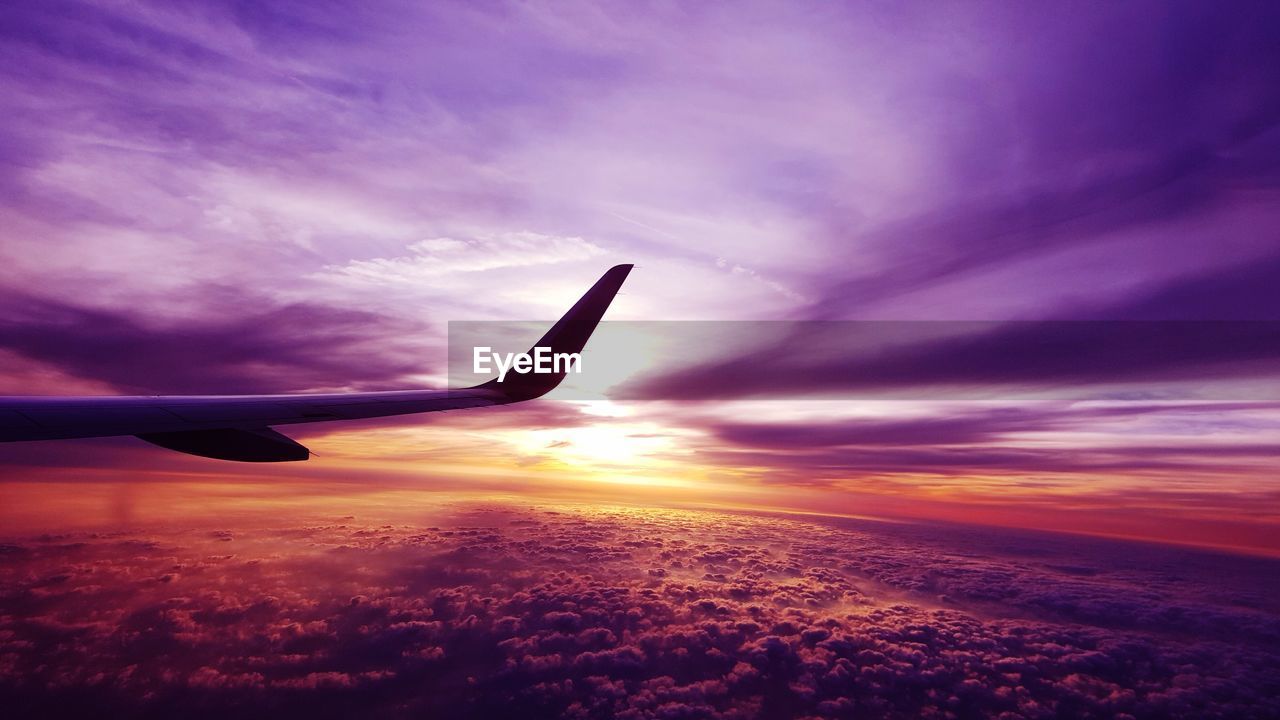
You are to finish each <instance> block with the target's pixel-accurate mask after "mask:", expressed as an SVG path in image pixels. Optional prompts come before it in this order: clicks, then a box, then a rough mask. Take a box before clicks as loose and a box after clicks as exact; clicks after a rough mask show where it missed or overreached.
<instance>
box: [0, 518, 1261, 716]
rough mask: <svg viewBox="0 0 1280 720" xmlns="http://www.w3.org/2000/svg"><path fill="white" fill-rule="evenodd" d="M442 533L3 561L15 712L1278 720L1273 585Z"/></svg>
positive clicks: (990, 534) (279, 538)
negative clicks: (1233, 719) (1271, 717)
mask: <svg viewBox="0 0 1280 720" xmlns="http://www.w3.org/2000/svg"><path fill="white" fill-rule="evenodd" d="M453 512H454V516H453V518H452V519H450V520H449V521H448V522H446V523H443V524H441V525H438V526H433V527H425V528H424V527H419V526H412V525H400V524H395V523H394V522H393V523H392V524H382V525H378V524H376V523H353V522H351V521H339V522H335V523H333V524H319V525H312V526H301V527H292V528H288V529H281V530H275V531H267V530H261V529H253V528H251V527H247V526H246V527H238V526H237V527H234V528H221V530H222V532H215V533H204V534H201V533H199V532H196V531H189V532H176V533H173V532H171V533H167V534H161V535H155V536H145V535H136V534H129V533H125V534H107V535H99V536H87V535H75V536H65V537H50V538H44V539H34V538H33V539H25V540H21V541H20V542H19V543H18V544H11V545H8V546H6V547H5V548H4V552H5V554H6V557H7V558H8V561H7V562H6V566H5V568H6V569H5V574H6V576H5V582H6V585H5V587H6V592H5V593H4V595H3V596H0V609H2V610H3V614H2V615H0V632H2V634H0V659H2V661H3V662H4V663H5V666H4V667H5V672H4V673H3V675H0V678H3V679H2V680H0V692H3V693H4V695H5V697H6V698H7V699H8V700H9V701H10V703H11V704H10V707H11V708H13V707H16V708H19V709H20V714H32V715H34V714H41V715H42V716H46V717H48V716H56V715H61V714H74V713H75V712H78V711H79V710H82V709H84V708H87V707H89V706H90V705H94V706H96V707H100V708H108V709H110V710H111V711H112V712H113V713H114V714H116V715H117V716H122V717H129V716H138V715H145V714H153V713H155V712H158V711H161V710H163V711H165V712H180V713H182V714H184V715H187V716H193V715H194V716H212V715H217V714H225V713H229V712H234V713H237V714H247V715H248V716H254V717H256V716H259V715H261V716H264V717H265V716H267V715H271V716H274V717H295V716H303V715H320V716H328V715H331V714H334V713H338V714H341V713H344V712H346V711H348V710H352V709H355V708H359V709H360V711H361V712H362V713H363V714H365V715H369V716H392V715H398V714H401V713H404V712H413V713H430V714H433V715H435V716H447V717H479V716H486V715H488V716H492V715H494V714H498V715H505V714H510V713H511V712H513V711H515V709H516V708H519V712H520V714H522V715H524V716H530V717H543V716H546V717H552V716H570V717H572V716H587V717H589V716H596V715H611V716H616V717H654V718H658V717H712V718H737V717H749V716H754V715H757V714H759V713H760V712H761V711H762V710H763V709H766V708H767V709H769V711H770V712H774V713H778V714H782V715H787V716H792V715H794V716H803V715H815V714H816V715H824V714H825V715H831V714H836V715H839V714H842V713H847V712H850V711H852V709H853V708H854V707H857V708H861V710H862V711H864V712H868V711H869V712H875V713H877V714H882V715H885V714H887V715H898V714H910V715H915V716H929V715H931V714H942V713H945V712H955V713H962V714H973V715H984V716H995V715H998V714H1000V713H1002V712H1007V713H1015V714H1023V715H1031V716H1036V715H1046V714H1055V713H1062V712H1067V711H1068V710H1069V711H1070V712H1074V713H1079V714H1106V715H1113V716H1114V715H1119V714H1122V713H1129V714H1131V715H1134V716H1136V717H1141V716H1149V715H1166V716H1170V717H1194V716H1201V715H1203V714H1205V713H1206V712H1219V713H1225V714H1234V713H1245V715H1248V713H1262V714H1266V713H1268V712H1272V711H1274V710H1275V708H1271V707H1270V705H1271V704H1274V694H1272V693H1269V692H1268V690H1267V687H1268V683H1271V682H1274V681H1275V678H1274V671H1273V670H1272V668H1274V667H1275V664H1276V662H1275V661H1276V658H1275V656H1274V651H1273V650H1272V649H1271V648H1272V647H1274V646H1275V642H1274V640H1275V639H1276V638H1277V637H1280V627H1278V626H1277V625H1276V621H1275V616H1274V614H1273V613H1272V612H1271V611H1270V610H1268V609H1267V608H1269V607H1270V605H1271V604H1274V603H1273V600H1272V599H1271V597H1272V596H1269V595H1267V594H1265V593H1263V594H1257V592H1258V587H1257V586H1256V585H1255V583H1257V582H1260V581H1262V578H1271V577H1274V576H1275V575H1274V572H1273V570H1274V569H1273V568H1271V567H1270V566H1271V565H1272V564H1273V562H1272V561H1263V560H1250V559H1244V558H1225V559H1224V558H1221V557H1216V556H1209V555H1203V554H1196V553H1193V552H1190V551H1178V550H1172V549H1168V548H1165V549H1160V548H1155V547H1143V546H1134V545H1125V544H1122V543H1115V542H1113V541H1101V540H1070V539H1067V538H1065V537H1061V536H1057V537H1055V536H1050V535H1035V534H1026V533H1022V534H1016V533H1015V534H1012V535H1008V534H1006V535H1001V534H1000V532H997V531H985V532H984V533H978V532H977V531H973V530H965V529H962V528H957V529H948V528H946V527H937V528H933V527H928V526H919V525H910V526H899V525H884V524H878V523H868V522H858V521H834V524H829V525H817V524H813V523H807V522H797V521H794V520H785V519H780V518H763V517H753V516H747V515H718V514H714V513H705V512H699V513H693V512H682V511H608V510H603V511H599V510H597V511H582V510H573V509H550V508H548V509H546V510H537V511H530V510H520V509H517V508H507V507H498V506H487V507H486V506H481V507H470V508H469V507H466V506H458V507H456V508H455V509H454V511H453ZM228 530H230V532H228ZM1170 563H1173V564H1176V566H1178V567H1180V568H1181V571H1180V573H1179V574H1178V575H1171V574H1169V573H1167V572H1165V570H1164V568H1165V567H1166V566H1170V565H1169V564H1170ZM646 568H648V569H649V571H647V572H646V570H645V569H646ZM656 570H661V572H655V571H656ZM1224 578H1225V579H1224ZM108 598H111V600H110V601H109V602H107V599H108ZM122 669H123V670H122ZM850 702H852V703H854V705H850V704H849V703H850Z"/></svg>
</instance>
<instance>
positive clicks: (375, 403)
mask: <svg viewBox="0 0 1280 720" xmlns="http://www.w3.org/2000/svg"><path fill="white" fill-rule="evenodd" d="M631 267H632V266H631V265H618V266H615V267H613V268H611V269H609V270H608V271H607V272H606V273H605V274H604V275H603V276H602V277H601V278H600V279H599V280H598V281H596V284H595V285H593V286H592V287H591V289H590V290H588V291H587V292H586V294H585V295H583V296H582V298H581V299H580V300H578V302H577V303H575V304H574V306H573V307H572V308H570V309H569V311H568V312H567V313H565V315H564V317H562V318H560V320H559V321H558V322H557V323H556V324H555V325H554V326H552V328H551V329H550V330H549V331H547V334H546V335H544V336H543V337H542V339H541V340H539V341H538V342H537V343H536V344H535V345H534V347H535V348H536V347H549V348H551V351H552V352H554V353H562V352H563V353H577V352H581V351H582V349H583V347H584V346H585V345H586V343H587V339H588V338H589V337H591V333H592V331H594V330H595V328H596V325H597V324H598V323H599V322H600V318H601V317H603V316H604V313H605V310H606V309H608V307H609V303H611V302H612V301H613V298H614V296H615V295H616V294H617V292H618V289H619V288H621V287H622V283H623V281H624V280H626V278H627V274H628V273H630V272H631ZM563 379H564V373H563V372H561V373H558V374H550V373H541V374H534V373H525V374H519V375H508V376H507V378H505V380H504V382H502V383H499V382H497V381H496V380H491V381H489V382H487V383H484V384H482V385H477V386H475V387H472V388H466V389H461V390H404V391H392V392H369V393H323V394H322V393H311V394H296V395H196V396H134V397H126V396H118V397H104V396H89V397H39V396H37V397H0V442H11V441H18V440H58V439H66V438H88V437H109V436H116V435H135V436H137V437H139V438H142V439H143V440H146V441H147V442H150V443H152V444H155V445H159V446H160V447H163V448H168V449H170V450H177V451H179V452H184V453H190V454H192V455H200V456H203V457H210V458H217V459H220V460H240V461H245V462H281V461H288V460H306V459H307V458H308V457H310V455H311V452H310V451H309V450H307V448H305V447H303V446H302V445H300V444H299V443H297V442H295V441H294V440H292V439H290V438H288V437H286V436H285V435H283V434H281V433H279V432H276V431H275V430H273V429H272V426H275V425H291V424H296V423H310V422H327V421H332V420H355V419H358V418H372V417H384V416H387V415H406V414H411V413H426V412H438V411H441V410H461V409H465V408H476V407H487V406H490V405H507V404H510V403H515V402H523V401H525V400H531V399H533V398H536V397H541V396H542V395H545V394H546V393H548V392H550V391H551V390H552V389H553V388H555V387H556V386H557V385H559V384H560V381H561V380H563Z"/></svg>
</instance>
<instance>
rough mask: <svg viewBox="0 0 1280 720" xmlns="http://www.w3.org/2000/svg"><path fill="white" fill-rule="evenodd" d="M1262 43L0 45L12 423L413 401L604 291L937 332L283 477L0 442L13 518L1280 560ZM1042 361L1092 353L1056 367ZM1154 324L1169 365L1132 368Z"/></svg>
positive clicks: (51, 34)
mask: <svg viewBox="0 0 1280 720" xmlns="http://www.w3.org/2000/svg"><path fill="white" fill-rule="evenodd" d="M1276 27H1280V9H1278V8H1277V7H1276V6H1275V5H1274V4H1271V3H1247V2H1240V3H1233V4H1232V5H1231V6H1230V8H1229V9H1225V10H1224V9H1223V8H1221V7H1219V6H1215V5H1214V4H1211V3H1195V2H1132V3H1122V4H1120V3H1102V2H1085V3H1071V4H1061V5H1050V4H1013V3H976V2H975V3H928V4H917V5H902V4H897V3H870V2H868V3H809V4H804V3H801V4H796V3H772V2H758V3H733V4H727V3H725V4H721V3H696V4H695V3H689V4H679V3H630V2H617V3H611V2H596V3H557V4H555V5H554V6H552V5H543V4H525V3H504V2H492V3H490V2H486V3H451V2H443V3H416V2H395V1H393V0H389V1H388V2H379V3H364V4H354V5H352V4H344V3H330V2H278V3H270V4H264V3H237V2H183V3H162V2H88V3H81V2H56V1H50V2H41V3H24V4H18V5H15V6H13V7H7V8H5V9H4V10H3V11H0V97H3V98H4V100H3V103H4V105H3V107H4V112H3V113H0V295H2V296H3V300H2V302H0V308H3V312H0V393H5V394H169V393H192V394H195V393H269V392H308V391H343V390H381V389H403V388H413V387H430V386H436V387H439V386H442V385H443V384H444V382H445V379H446V378H445V375H446V368H445V355H446V348H445V344H446V338H447V336H446V330H447V323H448V322H449V321H458V320H522V321H523V320H547V321H550V320H554V319H555V318H556V317H558V316H559V315H560V314H561V313H562V312H563V311H564V309H565V308H567V307H568V306H569V305H570V304H571V303H572V302H573V300H575V299H576V298H577V296H578V295H579V294H580V293H581V292H582V291H583V290H584V289H585V288H586V287H588V286H589V284H590V283H591V282H592V281H593V280H594V279H595V278H596V277H598V276H599V274H600V273H601V272H603V271H604V270H605V269H606V268H608V267H610V266H612V265H614V264H618V263H635V264H636V266H637V267H636V269H635V270H634V271H633V272H632V274H631V276H630V278H629V280H628V282H627V285H626V287H625V288H624V291H623V294H622V295H621V296H619V298H618V299H617V300H616V301H615V303H614V305H613V307H612V308H611V309H610V311H609V315H608V319H610V320H631V321H652V320H682V321H683V320H706V321H743V322H746V321H779V322H782V321H785V322H786V323H788V324H786V325H779V327H785V328H802V329H803V328H812V327H837V328H843V327H850V326H847V325H840V324H836V325H834V326H819V325H814V324H806V323H807V321H823V322H827V321H892V322H893V323H898V324H906V325H905V326H908V327H919V326H918V325H912V324H911V323H915V322H916V321H930V322H940V323H943V324H942V325H941V327H943V328H946V329H948V332H958V333H960V334H959V335H949V336H946V337H940V338H933V339H932V340H930V341H929V342H927V343H922V344H920V345H915V346H912V347H910V348H908V349H907V351H904V352H902V353H900V354H892V353H890V354H884V355H872V356H868V355H867V354H865V353H859V352H856V350H857V348H850V347H848V346H847V345H842V344H840V343H822V342H819V343H817V344H816V345H815V348H816V349H815V351H814V353H812V354H808V355H806V356H805V357H803V358H794V357H792V358H786V357H780V355H779V351H778V347H777V346H776V345H770V344H769V343H760V344H759V345H758V346H755V347H745V348H744V347H719V346H711V347H708V348H706V353H705V355H704V356H703V357H701V358H700V360H699V362H698V363H695V364H692V365H687V366H680V367H669V366H665V365H655V364H646V363H636V365H637V367H636V368H635V369H634V375H633V376H631V377H628V378H624V379H623V380H624V382H621V383H620V385H621V386H622V387H623V388H624V391H620V392H618V393H617V394H616V395H611V396H610V398H609V399H597V400H593V401H582V400H576V399H569V398H567V397H564V396H560V397H558V396H557V395H554V394H553V395H551V396H549V397H548V398H546V399H542V400H539V401H536V402H533V403H528V404H525V405H520V406H514V407H510V408H503V409H494V410H478V411H471V412H464V413H457V414H452V413H450V414H445V415H439V416H425V417H418V418H414V417H409V418H400V419H394V420H382V421H367V422H359V423H345V424H327V423H324V424H317V425H313V426H308V427H298V428H295V429H294V432H293V435H294V436H295V437H297V438H298V439H299V440H300V441H302V442H303V443H304V444H306V445H308V446H309V447H310V448H311V449H312V450H313V451H314V452H315V454H316V456H315V457H314V458H313V459H312V460H310V461H308V462H307V463H303V464H290V465H287V466H279V467H266V468H264V467H258V466H240V465H230V464H227V463H220V462H217V461H213V460H206V459H201V458H192V457H186V456H181V455H176V454H171V453H165V452H162V451H160V450H157V449H155V448H152V447H150V446H146V445H144V444H143V443H141V441H136V440H133V439H130V438H123V439H111V440H88V441H67V442H59V443H21V444H12V445H6V446H3V447H0V479H2V482H0V484H2V485H3V486H4V487H3V489H0V493H2V494H4V495H5V496H6V497H7V498H9V499H10V502H9V503H8V505H9V507H10V509H9V510H7V511H6V513H7V515H6V518H7V520H8V522H10V523H11V524H12V525H11V526H12V527H22V528H28V529H37V528H39V527H40V526H42V525H57V524H75V523H80V522H84V523H89V522H90V520H92V519H98V520H101V521H103V522H114V521H117V520H120V519H129V518H137V517H153V515H150V514H149V513H156V514H157V515H156V516H159V514H161V513H162V512H168V513H172V512H174V511H175V508H177V507H180V506H179V505H172V504H171V505H166V506H164V507H163V508H160V507H159V506H157V505H156V503H158V502H159V501H158V500H156V497H157V493H158V495H159V496H161V497H168V498H169V499H170V500H172V497H170V496H169V495H167V494H165V493H164V492H163V491H156V490H153V488H158V487H162V486H164V485H165V484H173V483H197V484H200V487H207V486H209V484H212V486H215V487H216V486H217V485H218V483H226V484H228V486H230V485H232V484H234V485H235V486H236V487H241V486H243V484H245V483H248V484H250V485H254V486H261V487H263V488H279V489H271V490H269V491H268V490H262V491H261V492H262V493H266V492H270V493H286V494H287V493H289V492H297V493H306V492H309V491H310V490H311V489H314V488H316V487H320V486H323V487H324V488H325V489H326V493H333V494H335V495H336V496H338V497H341V495H342V492H343V490H342V488H349V489H350V490H349V492H350V493H351V494H352V496H353V497H355V496H357V495H359V494H360V493H366V492H370V491H372V490H371V489H379V488H386V489H393V488H410V489H415V490H428V491H432V492H439V493H442V494H443V493H471V494H484V495H493V496H501V497H505V498H509V499H510V498H515V499H520V498H528V499H533V498H545V497H553V498H561V499H571V500H574V501H588V502H590V501H600V502H604V501H607V502H610V503H613V502H621V503H634V504H637V505H644V506H656V505H681V506H691V507H704V508H714V509H730V508H755V509H770V510H785V511H791V512H796V513H828V514H831V513H834V514H843V515H875V516H888V517H897V518H913V519H929V520H935V521H947V522H957V523H975V524H986V525H996V526H1008V527H1033V528H1041V529H1051V530H1061V531H1067V532H1076V533H1088V534H1096V535H1108V536H1117V537H1127V538H1137V539H1142V540H1148V541H1157V542H1167V543H1186V544H1192V545H1200V546H1210V547H1218V548H1231V549H1235V550H1239V551H1244V552H1250V553H1261V554H1268V555H1276V554H1280V540H1278V539H1277V538H1280V533H1278V532H1277V529H1278V528H1280V517H1278V513H1280V479H1278V478H1277V475H1276V470H1275V463H1274V455H1275V451H1274V448H1275V447H1276V444H1277V442H1278V441H1280V393H1276V392H1274V388H1275V387H1277V386H1276V383H1275V381H1276V375H1277V374H1278V373H1276V372H1275V369H1274V365H1275V360H1276V358H1277V356H1280V347H1277V344H1276V341H1275V337H1276V334H1275V333H1273V332H1271V327H1272V326H1271V325H1269V324H1268V323H1269V322H1274V321H1280V286H1277V284H1276V283H1275V282H1274V278H1275V276H1276V273H1277V272H1280V202H1277V200H1278V199H1280V128H1278V127H1277V123H1278V122H1280V84H1277V83H1276V82H1275V78H1276V77H1277V75H1278V74H1280V44H1277V43H1276V42H1275V28H1276ZM1046 320H1050V321H1055V322H1064V321H1066V322H1072V323H1074V322H1078V321H1090V323H1088V324H1086V325H1085V327H1089V328H1101V330H1100V331H1099V332H1102V333H1103V335H1102V336H1103V337H1105V338H1107V342H1102V343H1099V342H1095V341H1093V340H1096V338H1095V337H1094V336H1090V335H1087V334H1086V335H1085V336H1083V340H1082V339H1081V337H1080V336H1071V337H1068V338H1066V339H1065V340H1064V339H1063V337H1062V336H1061V335H1060V334H1057V335H1053V336H1052V337H1050V338H1048V340H1050V341H1052V342H1054V343H1065V344H1052V345H1050V346H1049V348H1050V350H1049V351H1048V352H1046V351H1045V347H1046V345H1045V342H1046V338H1045V337H1044V335H1043V334H1038V333H1043V328H1044V327H1045V326H1043V325H1040V324H1037V323H1038V321H1046ZM1172 321H1184V322H1193V323H1195V325H1194V329H1193V330H1189V331H1186V332H1187V333H1189V334H1185V335H1182V336H1181V337H1182V338H1183V343H1182V346H1181V347H1180V348H1179V347H1174V348H1172V349H1168V348H1165V347H1164V346H1155V347H1154V348H1153V347H1152V346H1150V345H1148V344H1147V343H1146V342H1144V341H1143V339H1144V338H1147V337H1149V336H1148V335H1144V334H1143V333H1144V332H1150V328H1151V327H1152V326H1153V325H1152V324H1153V323H1155V324H1158V323H1168V322H1172ZM1125 322H1129V323H1137V324H1136V325H1124V324H1122V323H1125ZM967 323H968V324H967ZM1116 323H1121V324H1116ZM1157 326H1158V325H1157ZM1050 327H1053V328H1060V327H1061V326H1050ZM1073 327H1074V326H1073ZM1158 327H1167V326H1158ZM1116 328H1119V331H1117V330H1116ZM1131 328H1137V330H1135V332H1136V333H1137V334H1136V335H1133V336H1129V335H1128V334H1127V333H1128V331H1129V330H1130V329H1131ZM1053 332H1055V333H1057V332H1059V330H1053ZM1117 332H1119V333H1120V335H1121V336H1124V337H1129V338H1130V340H1129V341H1128V342H1121V340H1120V338H1119V337H1118V336H1117V334H1116V333H1117ZM1108 333H1109V334H1108ZM1242 333H1243V334H1242ZM1132 338H1137V340H1134V339H1132ZM786 339H787V338H785V337H784V338H782V339H780V340H779V342H784V341H785V340H786ZM590 349H591V348H590V346H588V351H587V353H588V354H587V357H588V359H589V357H590ZM975 386H977V387H981V388H985V389H990V390H991V392H989V393H987V394H986V395H984V396H983V397H982V398H981V399H975V398H974V397H973V396H971V395H965V394H963V393H961V394H959V395H956V394H953V393H951V392H949V390H951V389H954V388H956V387H962V388H973V387H975ZM938 388H944V390H941V391H940V390H938ZM874 390H890V391H893V392H891V393H890V395H891V396H890V397H876V396H875V393H874V392H869V391H874ZM1064 390H1065V391H1064ZM908 391H909V392H908ZM248 497H249V499H247V500H243V501H242V502H244V503H246V504H248V505H252V504H254V503H256V502H261V495H260V494H259V493H258V492H255V493H250V494H249V495H248ZM15 500H21V502H14V501H15Z"/></svg>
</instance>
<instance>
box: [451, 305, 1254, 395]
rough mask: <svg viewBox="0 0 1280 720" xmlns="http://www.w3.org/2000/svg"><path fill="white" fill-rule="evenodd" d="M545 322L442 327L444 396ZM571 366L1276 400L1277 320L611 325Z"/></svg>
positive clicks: (581, 383) (573, 373) (512, 354)
mask: <svg viewBox="0 0 1280 720" xmlns="http://www.w3.org/2000/svg"><path fill="white" fill-rule="evenodd" d="M549 326H550V323H548V322H450V323H449V384H450V387H451V388H455V389H457V388H466V387H471V386H474V385H478V384H481V383H484V382H486V381H489V380H492V379H494V378H495V377H496V376H497V375H498V372H499V370H500V366H501V365H502V364H503V361H504V360H505V361H508V362H507V366H508V370H507V372H508V373H510V372H515V369H514V368H513V367H512V366H513V365H514V364H516V363H518V362H519V361H518V356H519V355H521V354H524V353H530V355H531V357H530V361H529V363H526V365H525V366H526V367H531V366H532V365H530V364H533V365H536V358H534V357H532V355H535V354H536V353H532V352H531V348H533V346H534V344H535V343H536V342H537V340H538V339H539V338H540V337H541V336H542V335H543V333H545V332H546V330H547V328H548V327H549ZM478 354H479V355H483V356H484V357H485V358H487V360H486V362H484V363H480V364H478V363H477V362H476V360H477V357H478V356H479V355H478ZM544 354H545V353H544ZM513 358H514V362H512V359H513ZM548 362H550V360H549V361H548ZM578 363H579V365H578V367H577V368H576V370H573V369H571V370H569V371H568V372H566V373H565V378H564V380H563V382H562V383H561V385H560V386H559V387H558V388H557V389H556V390H555V391H554V396H555V397H558V398H562V399H602V398H611V399H626V400H639V399H651V400H716V399H720V400H724V399H748V398H752V399H768V398H774V399H794V398H799V397H807V398H832V399H836V398H840V399H849V398H866V399H876V400H886V399H913V400H919V399H933V400H946V399H957V400H985V399H990V400H999V399H1010V398H1027V399H1037V398H1039V399H1069V400H1077V399H1078V400H1092V399H1144V400H1150V399H1162V398H1168V399H1204V400H1214V399H1229V400H1280V382H1278V381H1280V322H1271V321H1044V322H1039V321H1037V322H1030V321H1028V322H941V321H940V322H925V321H836V322H765V321H762V322H702V321H661V322H657V321H654V322H621V321H619V322H604V323H601V324H600V326H599V327H598V328H597V329H596V331H595V334H594V335H593V336H592V337H591V340H590V341H589V342H588V343H587V346H586V348H585V350H584V351H583V352H582V354H581V357H580V358H579V359H578ZM478 365H479V367H478ZM531 371H535V372H536V371H537V369H536V367H535V368H534V369H533V370H531Z"/></svg>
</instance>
